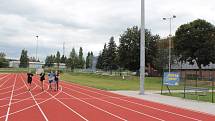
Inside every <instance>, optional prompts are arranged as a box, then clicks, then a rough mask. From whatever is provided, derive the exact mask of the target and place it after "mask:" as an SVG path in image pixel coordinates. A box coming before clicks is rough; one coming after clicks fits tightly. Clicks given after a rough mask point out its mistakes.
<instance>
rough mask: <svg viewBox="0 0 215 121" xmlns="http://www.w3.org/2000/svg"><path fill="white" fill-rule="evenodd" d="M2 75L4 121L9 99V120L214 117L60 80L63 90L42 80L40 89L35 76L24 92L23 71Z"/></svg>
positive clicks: (187, 120)
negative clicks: (57, 89)
mask: <svg viewBox="0 0 215 121" xmlns="http://www.w3.org/2000/svg"><path fill="white" fill-rule="evenodd" d="M2 76H4V75H1V74H0V82H1V83H2V82H5V83H4V85H2V87H0V121H5V115H6V113H7V109H8V105H9V103H10V100H11V107H10V112H9V115H8V121H29V120H31V121H45V120H46V119H45V118H44V115H45V116H46V117H47V120H49V121H64V120H65V121H78V120H90V121H92V120H95V121H109V120H110V121H120V120H131V121H160V120H161V121H172V120H175V121H179V120H180V121H214V120H215V116H213V115H209V114H205V113H200V112H196V111H191V110H186V109H181V108H177V107H173V106H168V105H164V104H160V103H154V102H150V101H146V100H141V99H136V98H132V97H126V96H122V95H118V94H114V93H110V92H106V91H102V90H98V89H95V88H90V87H85V86H80V85H77V84H72V83H68V82H64V81H61V82H60V86H62V90H59V91H58V92H54V91H50V90H47V87H48V83H47V81H45V89H46V90H45V91H43V92H42V91H41V88H40V81H39V80H38V77H34V78H33V82H34V83H33V85H32V91H31V93H30V92H28V91H26V90H27V88H26V86H25V84H26V81H25V80H26V74H18V76H17V80H16V83H15V78H16V75H15V74H9V75H8V77H7V78H5V79H3V80H1V77H2ZM14 83H15V85H14V86H13V84H14ZM23 86H24V87H25V88H23ZM6 92H7V93H6ZM1 94H2V95H1ZM11 95H12V96H11ZM1 99H2V100H1ZM38 107H40V109H39V108H38ZM4 108H5V109H4ZM1 112H3V113H1ZM42 112H43V113H44V114H42ZM2 116H3V117H2Z"/></svg>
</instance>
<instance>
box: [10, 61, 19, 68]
mask: <svg viewBox="0 0 215 121" xmlns="http://www.w3.org/2000/svg"><path fill="white" fill-rule="evenodd" d="M19 64H20V61H19V60H9V67H10V68H19Z"/></svg>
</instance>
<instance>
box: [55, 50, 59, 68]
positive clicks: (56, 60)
mask: <svg viewBox="0 0 215 121" xmlns="http://www.w3.org/2000/svg"><path fill="white" fill-rule="evenodd" d="M55 62H56V63H57V67H58V69H59V66H60V52H59V51H57V54H56V58H55Z"/></svg>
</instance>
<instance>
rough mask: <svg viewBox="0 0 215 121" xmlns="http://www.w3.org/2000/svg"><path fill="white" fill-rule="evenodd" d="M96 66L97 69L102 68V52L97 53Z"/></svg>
mask: <svg viewBox="0 0 215 121" xmlns="http://www.w3.org/2000/svg"><path fill="white" fill-rule="evenodd" d="M96 68H97V69H103V67H102V53H101V52H100V53H99V56H98V61H97V63H96Z"/></svg>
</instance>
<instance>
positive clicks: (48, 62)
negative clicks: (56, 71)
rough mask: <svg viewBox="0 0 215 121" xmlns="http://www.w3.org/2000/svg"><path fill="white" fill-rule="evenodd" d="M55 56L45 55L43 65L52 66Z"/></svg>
mask: <svg viewBox="0 0 215 121" xmlns="http://www.w3.org/2000/svg"><path fill="white" fill-rule="evenodd" d="M54 62H55V57H54V56H53V55H50V56H47V57H46V60H45V66H47V67H52V66H54Z"/></svg>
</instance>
